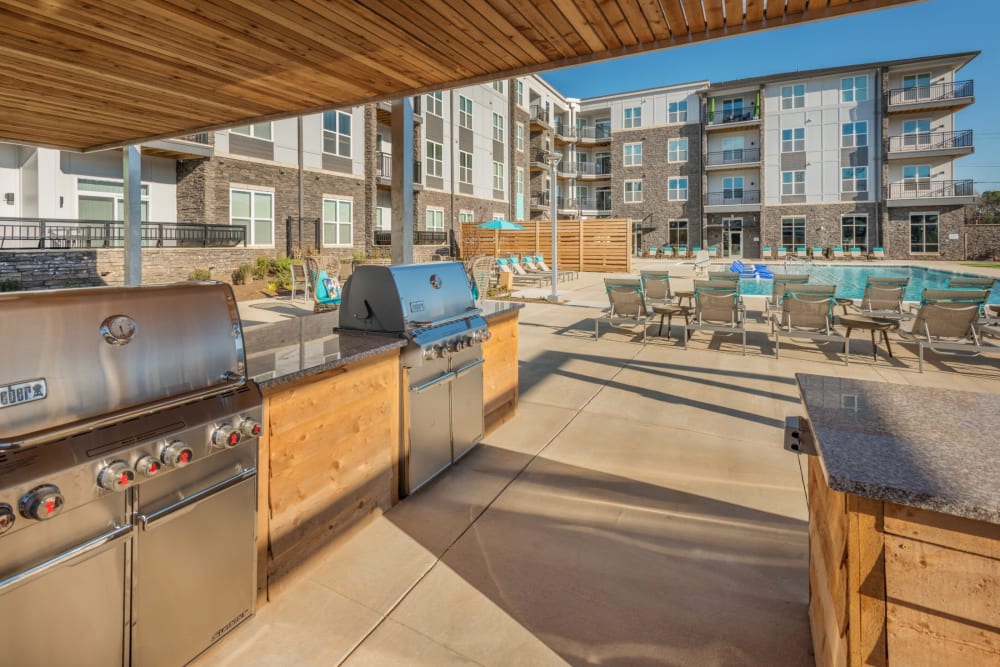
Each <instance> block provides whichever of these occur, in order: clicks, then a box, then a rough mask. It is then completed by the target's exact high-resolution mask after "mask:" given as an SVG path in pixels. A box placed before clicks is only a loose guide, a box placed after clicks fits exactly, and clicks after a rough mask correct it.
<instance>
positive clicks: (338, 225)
mask: <svg viewBox="0 0 1000 667" xmlns="http://www.w3.org/2000/svg"><path fill="white" fill-rule="evenodd" d="M327 204H334V205H335V206H334V209H335V210H336V212H337V213H336V217H337V219H336V220H327V217H326V205H327ZM341 204H347V205H348V206H349V207H350V212H351V217H350V219H349V220H348V221H347V222H344V221H343V220H341V219H340V206H341ZM391 210H392V209H390V214H389V215H390V222H389V228H390V229H392V222H391V217H392V213H391ZM321 224H322V226H323V232H322V233H323V247H324V248H333V247H338V248H349V247H351V246H353V245H354V199H352V198H351V197H335V196H325V195H324V197H323V221H322V223H321ZM327 225H332V226H333V228H334V230H335V232H336V233H335V237H336V238H335V240H334V241H333V242H330V240H329V236H328V235H327ZM345 226H346V227H347V233H346V235H347V239H346V240H345V239H344V238H343V235H344V229H343V228H344V227H345Z"/></svg>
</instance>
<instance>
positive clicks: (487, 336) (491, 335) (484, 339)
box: [480, 329, 493, 343]
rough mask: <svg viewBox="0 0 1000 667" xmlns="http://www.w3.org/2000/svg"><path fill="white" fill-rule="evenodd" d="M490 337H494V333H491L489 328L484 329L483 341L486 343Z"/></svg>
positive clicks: (481, 338)
mask: <svg viewBox="0 0 1000 667" xmlns="http://www.w3.org/2000/svg"><path fill="white" fill-rule="evenodd" d="M490 338H493V334H491V333H490V332H489V330H488V329H487V330H485V331H483V334H482V336H481V337H480V340H482V341H483V342H484V343H485V342H486V341H488V340H489V339H490Z"/></svg>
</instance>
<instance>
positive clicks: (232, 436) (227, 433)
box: [212, 424, 243, 449]
mask: <svg viewBox="0 0 1000 667" xmlns="http://www.w3.org/2000/svg"><path fill="white" fill-rule="evenodd" d="M242 439H243V436H242V435H240V432H239V431H238V430H237V429H235V428H233V426H232V424H223V425H222V426H220V427H219V428H217V429H215V431H213V432H212V444H213V445H215V446H216V447H225V448H227V449H228V448H229V447H235V446H236V445H238V444H240V440H242Z"/></svg>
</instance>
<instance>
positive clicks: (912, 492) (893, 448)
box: [796, 373, 1000, 524]
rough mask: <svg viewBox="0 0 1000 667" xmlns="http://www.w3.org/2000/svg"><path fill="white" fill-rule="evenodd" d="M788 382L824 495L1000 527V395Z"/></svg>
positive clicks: (815, 378) (836, 381)
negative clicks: (794, 387)
mask: <svg viewBox="0 0 1000 667" xmlns="http://www.w3.org/2000/svg"><path fill="white" fill-rule="evenodd" d="M796 379H797V380H798V383H799V389H800V391H801V393H802V400H803V402H804V403H805V409H806V414H807V416H808V417H809V421H810V424H811V425H812V430H813V433H814V434H815V436H816V441H817V442H816V448H817V450H818V451H819V458H820V462H821V463H822V466H823V470H824V472H825V473H826V480H827V484H828V485H829V487H830V488H831V489H834V490H836V491H843V492H846V493H853V494H856V495H859V496H866V497H868V498H873V499H875V500H884V501H888V502H893V503H898V504H900V505H908V506H910V507H917V508H921V509H928V510H933V511H935V512H942V513H944V514H952V515H955V516H961V517H966V518H969V519H976V520H979V521H986V522H989V523H994V524H1000V441H998V439H997V436H996V434H997V433H998V432H1000V395H997V394H981V393H974V392H967V391H955V390H951V389H936V388H929V387H915V386H912V385H903V384H892V383H886V382H867V381H863V380H851V379H846V378H838V377H827V376H821V375H808V374H804V373H799V374H797V375H796Z"/></svg>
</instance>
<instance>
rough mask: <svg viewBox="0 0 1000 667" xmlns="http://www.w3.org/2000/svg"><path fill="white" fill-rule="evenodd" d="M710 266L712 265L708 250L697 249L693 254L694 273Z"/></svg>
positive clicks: (706, 269) (705, 269)
mask: <svg viewBox="0 0 1000 667" xmlns="http://www.w3.org/2000/svg"><path fill="white" fill-rule="evenodd" d="M710 266H712V258H711V257H710V256H709V254H708V251H707V250H700V249H699V250H698V251H697V252H696V253H695V255H694V270H695V273H698V272H699V271H708V267H710Z"/></svg>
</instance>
